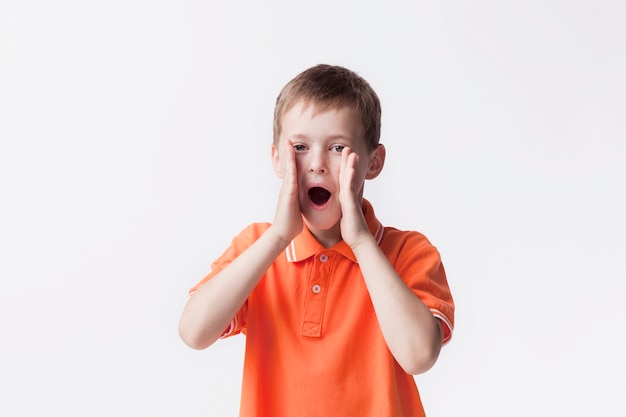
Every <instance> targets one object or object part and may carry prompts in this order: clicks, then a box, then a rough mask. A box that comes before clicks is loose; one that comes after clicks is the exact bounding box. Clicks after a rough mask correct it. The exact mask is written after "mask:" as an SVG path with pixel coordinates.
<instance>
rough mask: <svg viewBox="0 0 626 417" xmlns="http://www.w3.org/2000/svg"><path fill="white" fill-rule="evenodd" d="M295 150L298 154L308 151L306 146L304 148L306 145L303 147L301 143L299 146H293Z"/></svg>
mask: <svg viewBox="0 0 626 417" xmlns="http://www.w3.org/2000/svg"><path fill="white" fill-rule="evenodd" d="M293 148H294V149H295V150H296V152H302V151H305V150H306V146H304V145H302V144H300V143H297V144H295V145H293Z"/></svg>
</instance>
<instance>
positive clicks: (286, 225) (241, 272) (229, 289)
mask: <svg viewBox="0 0 626 417" xmlns="http://www.w3.org/2000/svg"><path fill="white" fill-rule="evenodd" d="M285 142H287V141H285ZM281 152H283V150H281ZM284 152H285V154H286V158H283V159H284V162H283V170H282V172H281V175H282V178H283V183H282V187H281V190H280V193H279V198H278V207H277V209H276V216H275V218H274V222H273V223H272V225H271V226H270V227H269V228H268V229H267V230H266V231H265V233H263V234H262V235H261V237H260V238H259V239H258V240H257V241H256V242H254V243H253V244H252V245H251V246H250V247H249V248H248V249H246V250H245V251H244V252H243V253H242V254H241V255H239V257H237V259H235V260H234V261H233V262H231V263H230V264H229V265H228V266H227V267H226V268H224V269H223V270H222V271H220V272H219V273H218V274H217V275H215V276H214V277H213V278H211V279H210V280H209V281H208V282H206V283H205V284H203V285H202V286H201V287H200V288H198V289H197V290H196V291H195V292H194V293H193V294H192V295H191V297H189V300H188V301H187V304H186V306H185V308H184V310H183V313H182V316H181V319H180V322H179V325H178V332H179V334H180V337H181V339H182V340H183V341H184V342H185V343H186V344H187V345H189V346H190V347H192V348H194V349H204V348H206V347H208V346H210V345H211V344H213V342H215V341H216V340H217V339H218V338H219V337H220V336H221V335H222V333H223V332H224V330H225V329H226V328H227V326H228V324H229V323H230V322H231V320H232V318H233V317H235V315H236V314H237V311H238V310H239V309H240V308H241V306H242V305H243V303H244V302H245V301H246V299H247V298H248V295H249V294H250V292H251V291H252V290H253V289H254V287H255V286H256V284H257V283H258V282H259V280H260V279H261V278H262V277H263V274H264V273H265V271H267V269H268V268H269V266H270V265H271V264H272V262H273V261H274V260H275V259H276V257H277V256H278V255H279V254H280V252H281V251H283V250H284V249H285V248H286V247H287V245H288V244H289V242H291V240H292V239H293V238H294V237H295V236H296V235H297V234H298V233H300V231H301V230H302V216H301V214H300V206H299V204H298V198H297V191H298V190H297V178H296V169H295V158H294V150H293V145H291V143H285V147H284ZM283 173H284V175H283Z"/></svg>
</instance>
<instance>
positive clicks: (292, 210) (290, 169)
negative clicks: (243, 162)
mask: <svg viewBox="0 0 626 417" xmlns="http://www.w3.org/2000/svg"><path fill="white" fill-rule="evenodd" d="M278 153H279V163H280V167H281V173H282V180H283V183H282V186H281V187H280V192H279V194H278V206H277V207H276V215H275V217H274V222H273V223H272V227H271V228H272V229H273V230H274V233H276V235H277V236H278V237H279V238H280V239H281V240H282V241H283V243H284V245H285V246H287V245H288V244H289V242H291V241H292V240H293V238H295V237H296V236H297V235H298V234H300V232H301V231H302V227H303V222H302V213H301V211H300V202H299V201H298V171H297V166H296V156H295V150H294V148H293V143H292V142H291V141H290V140H285V141H283V143H282V146H281V147H280V149H279V150H278Z"/></svg>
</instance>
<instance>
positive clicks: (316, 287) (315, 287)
mask: <svg viewBox="0 0 626 417" xmlns="http://www.w3.org/2000/svg"><path fill="white" fill-rule="evenodd" d="M311 291H313V292H314V293H315V294H319V292H320V291H322V287H320V286H319V285H317V284H315V285H314V286H312V287H311Z"/></svg>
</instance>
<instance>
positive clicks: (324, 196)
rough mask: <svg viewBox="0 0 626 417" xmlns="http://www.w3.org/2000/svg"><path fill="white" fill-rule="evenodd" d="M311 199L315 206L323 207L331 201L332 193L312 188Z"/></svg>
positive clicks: (323, 189) (320, 188)
mask: <svg viewBox="0 0 626 417" xmlns="http://www.w3.org/2000/svg"><path fill="white" fill-rule="evenodd" d="M309 198H310V199H311V201H312V202H313V204H315V205H316V206H321V205H323V204H326V202H327V201H328V200H329V199H330V191H328V190H327V189H325V188H322V187H312V188H311V189H310V190H309Z"/></svg>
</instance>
